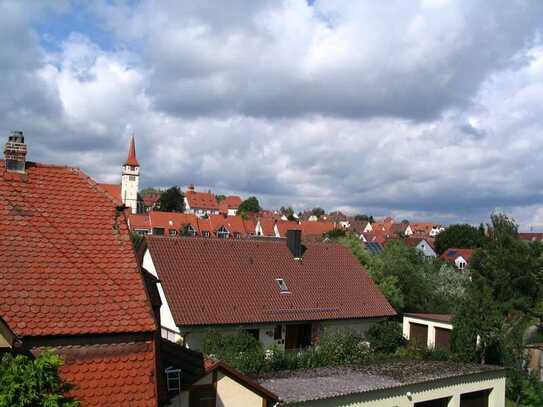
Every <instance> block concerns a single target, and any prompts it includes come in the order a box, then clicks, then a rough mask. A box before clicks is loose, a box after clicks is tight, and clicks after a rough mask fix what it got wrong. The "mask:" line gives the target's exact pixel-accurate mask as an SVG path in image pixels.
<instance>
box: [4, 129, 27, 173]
mask: <svg viewBox="0 0 543 407" xmlns="http://www.w3.org/2000/svg"><path fill="white" fill-rule="evenodd" d="M4 158H5V160H6V170H8V171H11V172H20V173H24V172H25V169H26V144H25V138H24V136H23V132H22V131H12V132H11V134H10V135H9V137H8V142H7V143H6V144H5V146H4Z"/></svg>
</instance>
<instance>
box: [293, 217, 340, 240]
mask: <svg viewBox="0 0 543 407" xmlns="http://www.w3.org/2000/svg"><path fill="white" fill-rule="evenodd" d="M300 227H301V228H302V237H304V238H306V237H308V236H315V237H321V236H322V235H324V234H325V233H328V232H330V231H331V230H334V229H335V225H334V224H333V223H332V222H319V221H317V222H310V221H306V222H302V223H301V224H300Z"/></svg>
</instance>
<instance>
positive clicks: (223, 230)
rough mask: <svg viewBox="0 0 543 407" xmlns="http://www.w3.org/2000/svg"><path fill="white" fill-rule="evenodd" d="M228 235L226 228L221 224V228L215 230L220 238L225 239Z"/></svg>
mask: <svg viewBox="0 0 543 407" xmlns="http://www.w3.org/2000/svg"><path fill="white" fill-rule="evenodd" d="M228 235H229V233H228V230H227V229H226V228H225V227H224V226H221V228H220V229H219V230H218V231H217V237H220V238H221V239H226V238H227V237H228Z"/></svg>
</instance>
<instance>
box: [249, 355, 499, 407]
mask: <svg viewBox="0 0 543 407" xmlns="http://www.w3.org/2000/svg"><path fill="white" fill-rule="evenodd" d="M502 372H504V369H503V368H501V367H498V366H489V365H475V364H462V363H453V362H438V361H420V360H405V359H404V360H388V361H383V362H378V363H372V364H367V365H352V366H346V367H333V368H318V369H302V370H290V371H281V372H274V373H269V374H264V375H261V376H258V377H257V378H256V380H257V382H258V383H259V384H260V385H261V386H263V387H265V388H266V389H268V390H270V391H271V392H273V393H275V394H276V395H277V396H278V397H279V398H280V400H281V401H282V402H283V403H285V404H290V403H300V402H304V401H311V400H320V399H327V398H332V397H341V396H348V395H351V394H360V393H366V392H370V391H374V390H382V389H391V388H395V387H401V386H405V385H411V384H417V383H424V382H429V381H435V380H442V379H448V378H454V377H465V376H471V375H479V374H503V373H502Z"/></svg>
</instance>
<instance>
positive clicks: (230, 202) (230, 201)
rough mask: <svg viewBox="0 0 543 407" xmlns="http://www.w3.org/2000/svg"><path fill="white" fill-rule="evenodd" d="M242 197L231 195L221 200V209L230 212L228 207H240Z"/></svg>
mask: <svg viewBox="0 0 543 407" xmlns="http://www.w3.org/2000/svg"><path fill="white" fill-rule="evenodd" d="M241 202H242V200H241V198H240V197H239V196H237V195H229V196H227V197H225V198H224V199H223V200H222V201H221V202H219V210H220V211H221V212H224V213H226V212H228V209H238V208H239V206H240V205H241Z"/></svg>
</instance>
